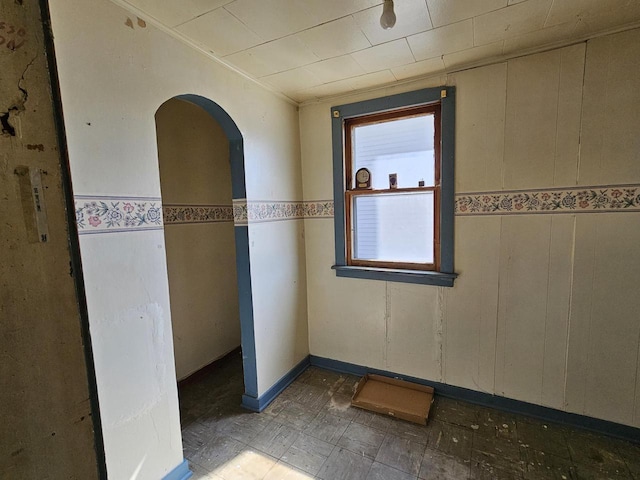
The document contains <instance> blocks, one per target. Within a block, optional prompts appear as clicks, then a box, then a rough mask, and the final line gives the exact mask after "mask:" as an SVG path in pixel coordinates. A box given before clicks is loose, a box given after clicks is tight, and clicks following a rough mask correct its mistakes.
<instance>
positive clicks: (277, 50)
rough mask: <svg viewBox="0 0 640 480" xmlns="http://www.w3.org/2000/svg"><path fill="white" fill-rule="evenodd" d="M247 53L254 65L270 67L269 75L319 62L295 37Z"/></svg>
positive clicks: (255, 48)
mask: <svg viewBox="0 0 640 480" xmlns="http://www.w3.org/2000/svg"><path fill="white" fill-rule="evenodd" d="M247 53H251V54H252V55H253V57H255V58H254V60H253V62H254V63H258V64H260V65H263V66H269V67H271V72H270V73H277V72H282V71H285V70H291V69H292V68H297V67H302V66H303V65H307V64H309V63H314V62H317V61H318V60H320V59H319V58H318V57H317V56H316V55H315V54H314V53H313V52H312V51H311V50H309V49H308V48H307V46H306V45H305V44H304V43H302V42H301V41H300V40H299V39H298V38H297V37H296V36H289V37H284V38H280V39H278V40H274V41H273V42H269V43H265V44H262V45H258V46H257V47H253V48H252V49H250V50H248V51H247Z"/></svg>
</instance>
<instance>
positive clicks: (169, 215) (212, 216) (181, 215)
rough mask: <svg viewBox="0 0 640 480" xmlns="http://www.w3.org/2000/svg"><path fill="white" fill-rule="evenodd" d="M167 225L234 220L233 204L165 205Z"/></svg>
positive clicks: (165, 221)
mask: <svg viewBox="0 0 640 480" xmlns="http://www.w3.org/2000/svg"><path fill="white" fill-rule="evenodd" d="M162 216H163V219H164V224H165V225H176V224H185V223H220V222H233V206H232V205H163V215H162Z"/></svg>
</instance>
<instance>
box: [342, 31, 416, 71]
mask: <svg viewBox="0 0 640 480" xmlns="http://www.w3.org/2000/svg"><path fill="white" fill-rule="evenodd" d="M351 56H352V57H353V58H354V59H355V61H356V62H358V63H359V64H360V65H361V66H362V68H364V69H365V70H366V71H367V72H377V71H378V70H385V69H388V68H392V67H398V66H400V65H406V64H408V63H413V62H415V58H414V57H413V55H412V54H411V50H410V49H409V45H407V41H406V40H405V39H404V38H401V39H399V40H394V41H393V42H389V43H383V44H381V45H376V46H375V47H371V48H367V49H366V50H360V51H359V52H354V53H352V54H351Z"/></svg>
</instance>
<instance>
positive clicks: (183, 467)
mask: <svg viewBox="0 0 640 480" xmlns="http://www.w3.org/2000/svg"><path fill="white" fill-rule="evenodd" d="M192 476H193V472H192V471H191V470H189V462H187V461H186V460H183V461H182V463H181V464H180V465H178V466H177V467H176V468H174V469H173V470H171V471H170V472H169V473H167V474H166V475H165V476H164V477H163V478H162V480H187V478H191V477H192Z"/></svg>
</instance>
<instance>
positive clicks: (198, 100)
mask: <svg viewBox="0 0 640 480" xmlns="http://www.w3.org/2000/svg"><path fill="white" fill-rule="evenodd" d="M174 98H177V99H178V100H183V101H186V102H189V103H192V104H194V105H197V106H198V107H200V108H202V109H203V110H204V111H205V112H207V113H208V114H209V115H211V117H213V119H214V120H215V121H216V122H218V124H220V127H221V128H222V130H223V131H224V133H225V135H226V137H227V140H229V162H230V163H231V190H232V196H233V199H234V200H238V199H246V198H247V190H246V183H245V169H244V143H243V139H242V133H241V132H240V129H239V128H238V125H236V123H235V122H234V121H233V119H232V118H231V117H230V116H229V114H228V113H227V112H226V111H225V110H224V109H223V108H222V107H221V106H220V105H218V104H217V103H215V102H213V101H211V100H209V99H208V98H205V97H202V96H200V95H193V94H186V95H178V96H176V97H174ZM234 230H235V240H236V268H237V275H238V301H239V304H240V338H241V344H242V365H243V370H244V388H245V395H247V396H248V397H257V396H258V369H257V366H256V361H257V360H256V341H255V332H254V318H253V294H252V290H251V259H250V255H249V231H248V229H247V227H246V225H244V226H236V228H235V229H234Z"/></svg>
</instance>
